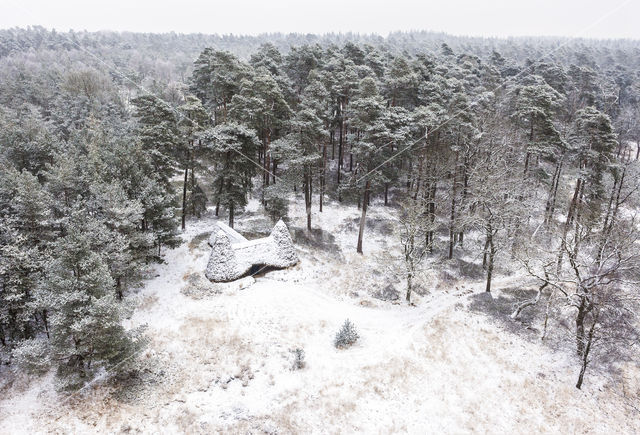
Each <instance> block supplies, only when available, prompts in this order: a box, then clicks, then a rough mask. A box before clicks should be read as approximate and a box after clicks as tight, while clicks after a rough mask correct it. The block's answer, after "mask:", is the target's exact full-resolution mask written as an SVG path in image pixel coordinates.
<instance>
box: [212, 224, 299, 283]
mask: <svg viewBox="0 0 640 435" xmlns="http://www.w3.org/2000/svg"><path fill="white" fill-rule="evenodd" d="M209 244H210V245H211V255H210V257H209V263H208V264H207V270H206V272H205V275H206V276H207V278H209V279H210V280H211V281H214V282H228V281H233V280H236V279H238V278H241V277H243V276H245V275H246V274H247V273H249V271H250V270H251V268H252V267H253V266H269V267H275V268H285V267H290V266H293V265H295V264H297V263H298V261H299V259H298V254H297V253H296V250H295V247H294V246H293V241H292V240H291V235H290V234H289V230H288V229H287V226H286V225H285V224H284V222H282V220H280V221H278V223H277V224H276V225H275V227H273V230H272V231H271V234H270V235H269V236H267V237H264V238H262V239H256V240H247V239H245V238H244V237H242V235H240V234H239V233H237V232H236V231H234V230H233V229H232V228H230V227H228V226H227V225H224V224H221V223H218V230H217V231H214V233H213V234H212V235H211V238H210V239H209Z"/></svg>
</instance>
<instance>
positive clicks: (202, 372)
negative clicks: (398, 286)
mask: <svg viewBox="0 0 640 435" xmlns="http://www.w3.org/2000/svg"><path fill="white" fill-rule="evenodd" d="M251 207H253V208H251ZM251 207H250V208H249V212H248V213H247V214H246V215H245V216H244V217H241V219H240V221H239V224H238V226H237V228H239V229H240V231H241V232H242V229H243V228H245V229H246V228H247V227H252V226H255V222H257V220H259V214H258V213H257V212H256V213H255V214H252V213H251V211H252V210H256V208H257V205H256V204H255V203H252V204H251ZM292 215H293V219H292V220H293V226H295V225H296V223H302V222H304V220H303V219H304V218H303V216H304V210H303V206H302V205H301V204H299V203H298V204H296V205H295V206H294V208H293V210H292ZM358 215H359V212H358V210H356V209H355V207H339V206H337V205H336V204H330V205H328V206H327V209H325V212H324V213H322V214H319V213H314V226H315V227H320V228H322V229H323V230H324V231H325V232H327V233H328V234H331V235H332V236H333V237H335V240H334V243H335V248H331V249H329V250H327V251H326V252H321V251H320V250H314V249H313V248H312V247H310V246H309V245H299V246H298V249H299V253H300V254H301V263H300V264H299V265H297V266H295V267H294V268H292V269H288V270H282V271H276V272H272V273H268V274H266V275H265V276H257V277H256V282H255V284H253V285H251V286H249V287H247V288H244V289H241V290H239V289H237V288H236V287H233V286H230V285H227V286H220V287H219V288H218V293H215V294H211V295H209V296H207V297H202V298H198V299H195V298H192V297H189V296H186V295H185V294H183V292H182V291H181V290H183V289H184V288H185V285H186V278H187V277H188V276H190V275H191V274H199V273H202V272H203V271H204V268H205V267H206V264H207V260H208V249H209V247H208V245H207V243H206V240H207V237H206V233H207V232H209V231H212V229H213V228H214V222H215V220H214V218H213V217H212V216H209V217H208V218H205V219H203V220H200V221H198V222H190V223H189V225H188V229H187V231H186V232H185V234H184V238H185V241H193V240H194V238H196V237H197V239H196V240H201V242H200V243H196V242H193V243H184V244H183V245H182V246H180V247H178V248H176V249H174V250H171V251H169V252H167V253H166V263H165V264H162V265H158V266H157V267H156V268H155V276H153V277H152V278H151V279H150V280H148V281H147V282H146V283H145V286H144V288H143V289H141V290H140V292H139V293H137V294H135V295H133V296H131V297H132V298H133V299H135V300H136V301H137V303H138V308H137V310H136V312H135V314H134V315H133V317H132V318H131V319H130V323H131V326H136V325H140V324H147V325H148V332H147V333H148V335H149V337H150V338H151V342H150V344H149V347H148V348H147V349H146V350H145V352H144V353H143V354H142V355H141V358H140V363H139V364H140V368H141V369H140V375H139V377H138V378H135V379H130V380H128V381H126V382H121V383H120V384H119V385H117V384H114V383H111V382H104V383H97V384H96V386H95V388H92V389H89V391H87V392H83V393H82V394H80V395H78V396H76V397H74V398H72V399H71V400H66V401H61V400H60V399H59V398H58V397H57V396H56V394H55V393H53V392H52V390H51V382H52V379H51V376H48V377H44V378H42V379H39V380H36V381H33V380H31V381H29V380H22V381H21V382H22V384H23V385H24V389H23V391H20V388H18V387H19V386H20V382H16V386H15V388H13V389H10V390H9V393H10V395H9V397H7V398H4V399H2V400H1V401H0V407H1V409H0V412H2V414H0V433H34V432H40V433H46V432H79V433H102V432H110V433H119V432H128V433H179V432H186V433H211V432H225V433H246V432H249V433H301V432H302V433H327V432H329V433H353V432H364V433H391V432H410V433H425V432H447V433H463V432H464V433H466V432H493V433H535V432H546V433H572V432H580V433H582V432H586V433H634V432H637V431H640V425H639V423H638V419H637V418H635V419H634V418H633V414H627V413H628V412H630V411H629V410H628V408H626V407H624V406H622V405H621V403H620V401H619V399H618V398H617V396H615V395H614V394H613V393H612V391H611V389H610V388H609V387H608V386H607V384H606V382H605V380H603V379H600V378H598V377H597V376H596V375H592V378H591V379H590V381H589V383H588V385H585V388H584V389H583V390H582V391H580V390H576V389H575V388H574V387H573V385H574V382H575V370H576V366H575V364H574V362H573V361H571V360H570V358H569V357H567V356H566V354H564V353H562V352H557V353H554V352H552V351H551V350H550V349H548V348H547V347H545V346H543V345H541V344H540V343H538V342H535V341H531V340H527V339H526V338H524V337H522V336H519V335H514V334H513V333H511V332H508V331H506V330H504V329H503V328H501V327H500V326H499V325H497V324H495V323H493V322H491V321H490V320H489V318H488V317H485V316H483V315H481V314H478V313H472V312H471V311H469V310H467V308H466V307H467V305H468V303H469V299H470V297H472V296H473V295H474V293H478V292H481V291H482V289H483V286H482V282H480V281H470V282H466V283H458V284H456V287H457V288H456V287H450V288H447V287H444V288H443V287H442V286H440V287H439V288H440V290H437V291H436V290H434V291H432V292H431V293H430V294H427V295H424V296H422V297H420V296H417V297H416V304H415V305H416V306H409V305H407V304H405V303H400V302H397V303H391V302H384V301H380V300H378V299H375V298H372V297H371V296H370V293H369V292H368V291H367V290H368V289H367V286H374V285H375V284H376V282H377V281H380V280H381V279H382V278H383V277H381V276H378V275H374V274H369V272H368V271H369V270H370V269H368V267H370V265H371V264H376V262H378V261H381V260H380V259H381V258H384V257H383V256H384V255H390V254H393V250H394V248H393V246H394V243H395V239H394V236H393V235H392V234H390V233H389V232H388V231H387V230H386V229H387V228H388V227H386V226H384V225H381V226H380V227H377V228H374V229H373V230H371V231H369V230H368V233H367V238H366V239H365V256H364V257H362V256H359V255H357V254H356V253H355V241H356V235H357V231H356V230H355V227H354V224H353V222H354V219H357V217H358ZM370 218H371V219H372V220H373V221H379V222H388V221H390V220H393V219H394V215H393V211H390V210H388V209H384V208H383V207H378V206H374V207H372V208H371V214H370ZM203 234H204V236H202V235H203ZM336 249H338V250H339V252H332V251H335V250H336ZM337 254H340V255H337ZM378 270H381V271H384V270H385V269H384V268H383V267H382V265H378ZM518 279H519V278H518V277H515V276H512V277H507V278H502V279H500V278H499V279H498V280H497V281H496V286H495V287H496V288H500V286H501V285H502V286H506V285H511V284H513V283H514V282H517V281H518ZM346 318H349V319H350V320H351V321H352V322H353V323H354V324H355V326H356V328H357V329H358V332H359V334H360V337H361V339H360V341H359V342H358V343H356V345H355V346H353V347H352V348H349V349H345V350H337V349H335V348H334V347H333V345H332V340H333V337H334V335H335V333H336V331H337V330H338V329H339V328H340V326H341V324H342V322H343V321H344V320H345V319H346ZM295 348H303V349H304V351H305V353H306V362H307V366H306V367H305V368H304V369H302V370H298V371H292V370H291V364H292V353H291V350H293V349H295ZM123 383H124V384H127V386H125V387H122V386H121V385H122V384H123Z"/></svg>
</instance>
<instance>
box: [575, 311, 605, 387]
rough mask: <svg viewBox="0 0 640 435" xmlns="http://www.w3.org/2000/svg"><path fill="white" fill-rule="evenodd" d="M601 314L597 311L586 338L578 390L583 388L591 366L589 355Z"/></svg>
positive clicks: (577, 384) (577, 385)
mask: <svg viewBox="0 0 640 435" xmlns="http://www.w3.org/2000/svg"><path fill="white" fill-rule="evenodd" d="M598 317H599V312H598V311H597V310H596V314H595V316H594V319H593V323H591V327H590V328H589V333H588V334H587V337H586V343H585V347H584V350H583V352H582V358H581V360H582V365H581V367H580V374H579V375H578V382H577V383H576V388H577V389H578V390H579V389H580V388H582V382H583V381H584V373H585V372H586V371H587V365H588V364H589V354H590V353H591V345H592V344H593V337H594V335H595V330H596V324H597V323H598Z"/></svg>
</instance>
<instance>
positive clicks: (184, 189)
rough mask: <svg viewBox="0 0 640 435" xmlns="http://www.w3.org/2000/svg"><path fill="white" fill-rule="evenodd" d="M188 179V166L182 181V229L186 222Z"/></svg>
mask: <svg viewBox="0 0 640 435" xmlns="http://www.w3.org/2000/svg"><path fill="white" fill-rule="evenodd" d="M188 179H189V167H188V166H187V167H186V168H185V169H184V183H183V184H182V231H184V228H185V226H186V222H187V181H188Z"/></svg>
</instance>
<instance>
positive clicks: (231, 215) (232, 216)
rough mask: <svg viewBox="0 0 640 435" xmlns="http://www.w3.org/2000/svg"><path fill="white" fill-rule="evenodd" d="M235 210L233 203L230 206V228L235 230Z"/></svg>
mask: <svg viewBox="0 0 640 435" xmlns="http://www.w3.org/2000/svg"><path fill="white" fill-rule="evenodd" d="M233 209H234V205H233V202H232V203H231V204H229V226H230V227H231V228H233V219H234V215H233V212H234V210H233Z"/></svg>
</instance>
